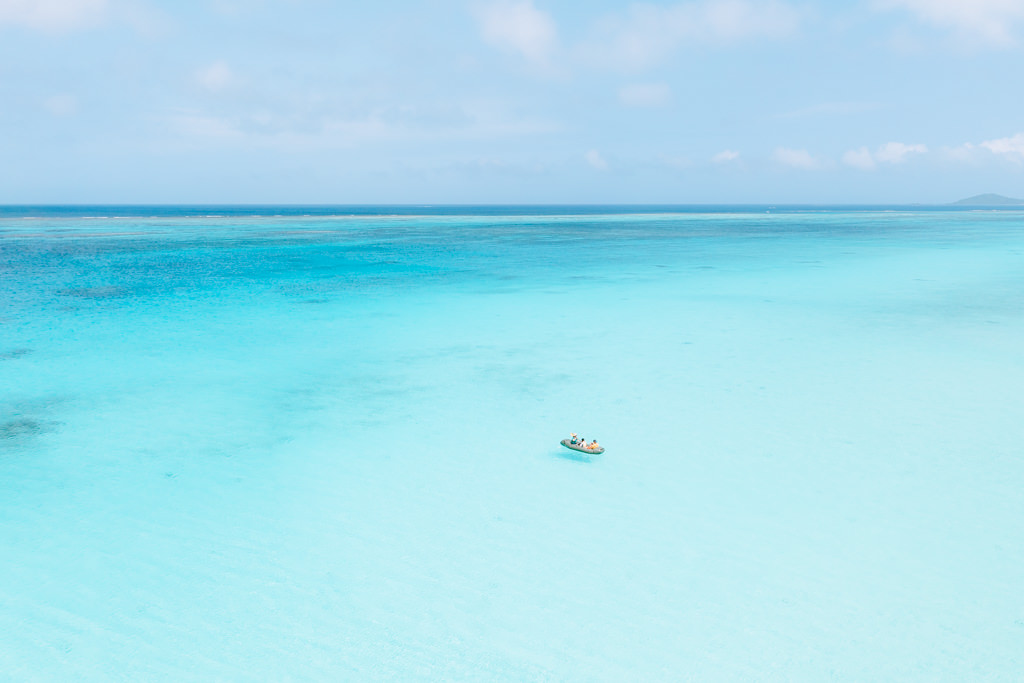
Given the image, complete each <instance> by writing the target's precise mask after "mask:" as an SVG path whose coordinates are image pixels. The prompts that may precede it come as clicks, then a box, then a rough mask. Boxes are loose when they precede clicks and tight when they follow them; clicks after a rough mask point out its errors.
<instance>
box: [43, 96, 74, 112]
mask: <svg viewBox="0 0 1024 683" xmlns="http://www.w3.org/2000/svg"><path fill="white" fill-rule="evenodd" d="M43 106H44V107H46V111H48V112H50V113H51V114H53V115H54V116H71V115H72V114H74V113H75V112H77V111H78V100H77V99H76V98H75V96H74V95H53V96H52V97H48V98H46V100H45V101H44V102H43Z"/></svg>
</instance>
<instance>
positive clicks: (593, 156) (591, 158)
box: [583, 149, 608, 171]
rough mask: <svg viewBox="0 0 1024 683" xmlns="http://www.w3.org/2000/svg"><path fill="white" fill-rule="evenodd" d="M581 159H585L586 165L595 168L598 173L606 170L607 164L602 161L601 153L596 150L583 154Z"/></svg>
mask: <svg viewBox="0 0 1024 683" xmlns="http://www.w3.org/2000/svg"><path fill="white" fill-rule="evenodd" d="M583 158H584V159H586V161H587V163H588V164H590V165H591V166H593V167H594V168H596V169H597V170H598V171H607V170H608V162H607V161H605V160H604V157H602V156H601V153H600V152H598V151H597V150H596V149H592V150H590V151H589V152H587V153H586V154H584V155H583Z"/></svg>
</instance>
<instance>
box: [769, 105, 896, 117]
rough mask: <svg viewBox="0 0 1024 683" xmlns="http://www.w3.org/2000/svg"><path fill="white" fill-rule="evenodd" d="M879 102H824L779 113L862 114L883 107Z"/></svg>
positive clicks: (796, 115)
mask: <svg viewBox="0 0 1024 683" xmlns="http://www.w3.org/2000/svg"><path fill="white" fill-rule="evenodd" d="M881 106H882V105H880V104H878V103H877V102H822V103H820V104H815V105H811V106H809V107H802V108H800V109H794V110H792V111H787V112H784V113H782V114H779V118H783V119H796V118H804V117H812V116H844V115H848V114H862V113H864V112H867V111H874V110H876V109H881Z"/></svg>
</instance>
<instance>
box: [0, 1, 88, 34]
mask: <svg viewBox="0 0 1024 683" xmlns="http://www.w3.org/2000/svg"><path fill="white" fill-rule="evenodd" d="M106 11H107V0H0V24H14V25H20V26H27V27H28V28H33V29H36V30H39V31H50V32H63V31H72V30H75V29H81V28H88V27H90V26H94V25H96V24H98V23H100V22H102V21H103V19H104V17H105V14H106Z"/></svg>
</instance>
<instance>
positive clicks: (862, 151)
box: [843, 147, 876, 171]
mask: <svg viewBox="0 0 1024 683" xmlns="http://www.w3.org/2000/svg"><path fill="white" fill-rule="evenodd" d="M843 163H844V164H846V165H847V166H852V167H853V168H859V169H860V170H862V171H870V170H872V169H873V168H875V165H876V164H875V157H874V156H872V155H871V152H870V151H868V148H867V147H861V148H859V149H851V150H849V151H848V152H846V153H845V154H843Z"/></svg>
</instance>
